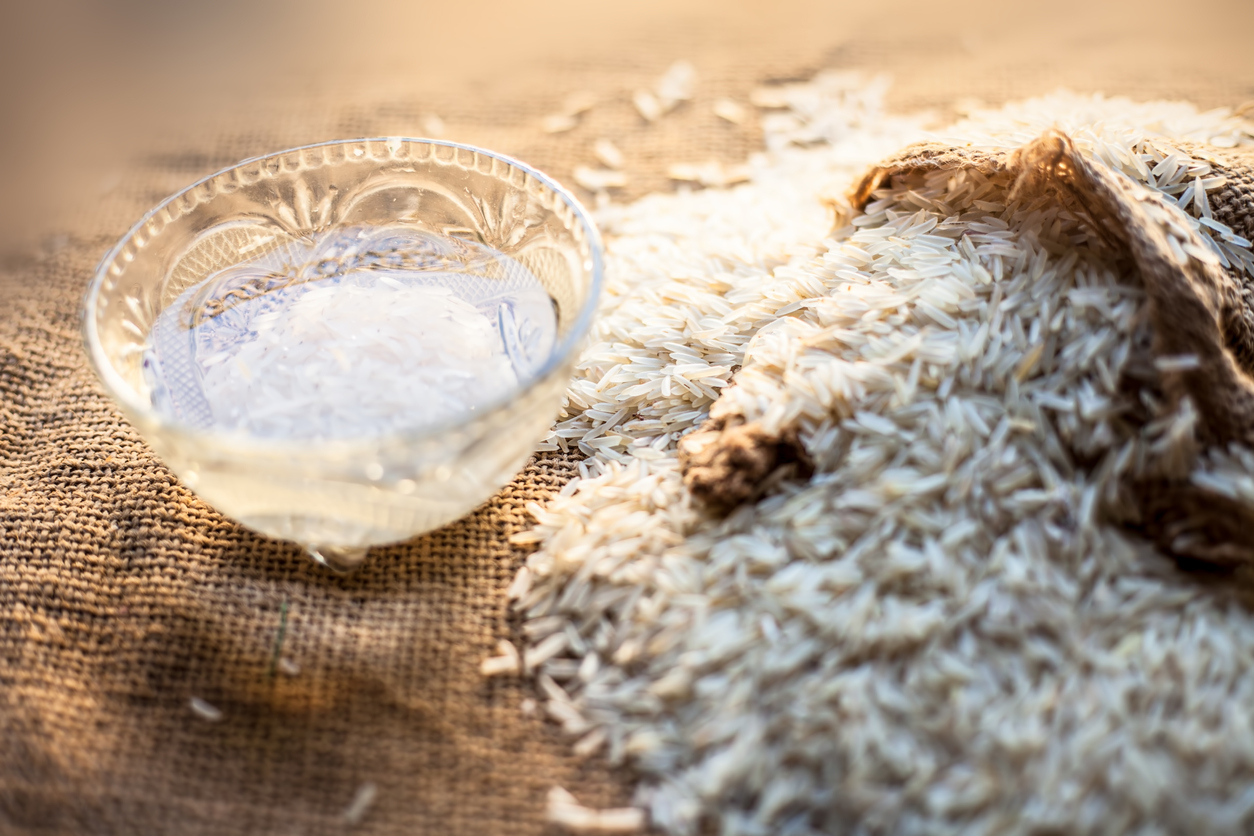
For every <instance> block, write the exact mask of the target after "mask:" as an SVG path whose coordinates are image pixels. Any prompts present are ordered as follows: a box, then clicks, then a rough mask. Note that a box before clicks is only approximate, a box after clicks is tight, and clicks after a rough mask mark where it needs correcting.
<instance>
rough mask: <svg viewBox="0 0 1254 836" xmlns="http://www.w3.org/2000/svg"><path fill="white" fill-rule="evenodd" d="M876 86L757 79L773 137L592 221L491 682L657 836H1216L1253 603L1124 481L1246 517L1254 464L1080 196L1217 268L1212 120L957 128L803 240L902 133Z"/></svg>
mask: <svg viewBox="0 0 1254 836" xmlns="http://www.w3.org/2000/svg"><path fill="white" fill-rule="evenodd" d="M881 94H882V86H875V85H870V86H868V85H867V84H866V83H865V82H862V81H860V80H856V79H853V78H851V77H849V76H840V77H826V78H825V79H822V80H821V83H819V84H817V85H815V86H811V87H805V88H801V87H799V88H795V89H793V90H792V96H793V98H792V99H791V100H789V98H788V91H785V92H784V95H783V96H782V97H781V101H783V102H784V103H785V104H787V103H788V102H789V101H794V102H803V103H804V104H805V107H804V108H800V107H794V108H793V109H792V111H790V112H789V114H788V115H790V116H791V117H792V121H791V122H790V123H786V124H787V129H788V130H790V131H794V132H800V133H804V134H805V135H806V145H805V147H801V146H800V145H798V144H797V143H796V142H790V141H788V137H787V136H784V137H783V139H781V138H780V136H775V137H774V138H773V140H772V141H771V142H768V148H769V149H771V150H769V151H768V152H767V153H766V154H764V155H762V156H760V157H759V158H756V159H755V160H753V161H752V162H751V166H750V168H751V170H752V180H751V181H750V182H749V183H746V184H744V185H742V186H739V187H737V188H734V189H730V190H704V191H692V192H687V191H685V192H680V193H676V194H669V195H653V196H650V197H648V198H646V199H644V200H641V201H639V202H637V203H635V204H633V205H631V206H626V207H619V206H611V207H608V208H606V209H604V210H603V211H602V218H601V221H602V223H603V226H604V228H605V230H606V232H607V242H608V265H609V266H608V277H609V286H608V289H607V294H606V296H607V300H606V303H605V307H604V309H603V311H602V314H601V318H600V321H599V322H598V324H597V325H596V327H595V329H594V335H593V343H592V345H591V346H590V347H589V349H588V351H587V352H586V354H585V356H584V359H583V361H582V363H581V365H580V367H579V373H578V374H579V377H578V379H577V380H576V382H575V383H574V384H573V386H572V387H571V390H570V393H569V398H568V404H567V407H566V412H565V414H564V416H563V418H562V420H561V421H560V422H559V423H558V424H557V426H556V427H555V430H554V433H553V436H552V438H551V441H550V443H551V445H553V446H560V447H578V449H580V450H582V451H583V452H584V453H585V454H586V455H587V456H588V459H587V460H586V461H585V462H583V463H582V464H581V465H580V473H581V477H580V478H578V479H576V480H575V481H573V482H571V483H570V484H568V485H567V486H566V487H565V489H564V490H563V491H562V492H561V495H560V496H558V497H557V498H555V499H554V500H553V501H552V502H550V503H548V504H547V505H545V506H543V507H540V506H533V507H532V508H531V512H532V514H533V515H534V516H535V518H536V521H537V525H536V527H535V528H534V529H533V530H531V531H529V532H526V533H524V534H523V535H521V536H519V537H518V538H517V539H518V540H519V541H520V542H526V543H534V544H536V545H537V546H538V548H537V550H536V552H535V553H534V554H533V555H531V556H530V558H529V559H528V561H527V565H526V567H525V568H524V569H522V571H521V572H520V574H519V576H518V578H517V580H516V581H515V583H514V586H513V589H512V590H511V593H512V594H513V596H514V597H515V599H516V606H517V610H518V612H519V613H520V615H521V617H522V619H523V620H522V631H523V637H524V648H523V651H522V653H521V661H520V667H521V669H522V670H523V671H524V672H525V673H526V674H528V675H532V676H534V677H535V678H536V682H537V685H538V689H539V691H540V693H541V694H542V695H543V698H544V708H545V710H546V712H547V714H548V715H549V716H550V717H552V718H553V719H554V720H556V721H557V722H558V723H560V724H561V725H562V726H563V727H564V729H565V731H566V732H567V733H568V734H569V735H570V736H571V738H572V743H573V745H574V746H575V747H576V750H577V751H579V752H581V753H584V754H587V755H589V756H593V755H595V756H601V757H608V758H609V759H610V760H611V761H613V762H615V763H624V764H629V765H630V766H631V767H632V768H633V769H634V770H635V771H636V772H637V774H638V775H639V776H640V789H639V792H638V798H637V802H638V804H639V806H640V807H641V808H643V809H644V810H645V811H646V812H647V818H648V821H649V822H651V824H652V826H654V827H656V828H657V829H659V830H660V831H662V832H666V833H673V834H696V833H705V832H710V833H720V834H726V835H727V836H731V834H744V835H745V836H748V835H749V834H754V835H755V836H757V835H758V834H760V835H761V836H767V835H768V834H771V836H802V835H803V834H820V833H823V834H832V833H845V832H850V833H852V832H857V833H888V832H892V833H941V832H944V833H950V832H954V831H955V830H957V831H960V832H964V833H1010V832H1029V831H1031V832H1059V833H1077V834H1078V833H1111V832H1131V831H1136V832H1144V833H1158V832H1180V831H1185V830H1188V829H1194V830H1198V831H1205V832H1210V833H1219V832H1233V833H1236V832H1245V831H1246V830H1247V829H1248V827H1249V826H1250V824H1251V822H1252V821H1254V794H1251V793H1250V792H1246V791H1242V790H1240V789H1239V788H1242V787H1246V786H1248V785H1249V784H1250V782H1251V779H1254V720H1252V719H1251V718H1254V679H1252V678H1251V677H1250V676H1249V675H1248V671H1249V670H1251V668H1252V667H1254V614H1252V613H1251V611H1250V610H1249V608H1248V607H1247V606H1246V605H1245V604H1243V603H1242V600H1241V597H1240V596H1239V595H1238V594H1237V593H1236V592H1233V591H1230V587H1231V586H1232V585H1231V584H1226V585H1224V584H1221V585H1215V584H1211V583H1205V582H1203V581H1202V580H1200V579H1198V578H1196V577H1194V576H1191V575H1188V574H1185V573H1183V572H1181V571H1180V570H1179V568H1178V567H1177V565H1176V563H1175V561H1173V560H1172V559H1171V558H1170V557H1169V556H1168V555H1167V553H1166V552H1170V551H1172V543H1176V544H1177V545H1179V546H1180V550H1181V553H1182V554H1184V555H1186V556H1187V555H1188V554H1190V548H1192V546H1190V543H1191V542H1192V541H1190V540H1189V539H1188V537H1189V536H1192V534H1190V533H1189V532H1188V531H1184V530H1183V529H1180V530H1177V529H1173V530H1172V532H1164V531H1158V530H1155V529H1154V528H1153V525H1152V522H1151V521H1147V520H1146V519H1145V513H1146V507H1147V506H1146V505H1145V503H1144V502H1141V501H1139V495H1138V494H1137V490H1138V489H1139V488H1138V486H1142V485H1145V484H1150V483H1153V484H1159V485H1168V486H1170V485H1180V486H1186V487H1188V489H1189V490H1193V491H1195V492H1196V491H1204V492H1208V493H1205V494H1204V495H1213V496H1216V497H1222V498H1224V500H1225V501H1226V502H1229V503H1232V504H1235V505H1237V506H1240V505H1241V504H1242V503H1244V504H1245V505H1246V507H1248V506H1251V505H1254V454H1251V453H1250V452H1249V450H1248V449H1247V448H1246V447H1244V446H1243V445H1242V444H1241V443H1238V442H1239V439H1236V440H1235V441H1234V440H1233V438H1231V437H1228V436H1223V434H1222V433H1218V431H1216V432H1215V433H1212V432H1210V431H1209V430H1208V429H1207V428H1208V427H1211V426H1219V424H1216V423H1215V422H1211V421H1209V416H1208V414H1207V408H1206V405H1205V404H1201V405H1199V401H1198V396H1196V395H1195V389H1191V388H1190V387H1189V385H1186V384H1187V382H1188V379H1187V375H1188V374H1189V373H1190V372H1192V371H1194V370H1196V369H1198V368H1199V367H1200V366H1203V365H1205V364H1206V363H1208V362H1210V360H1208V357H1207V356H1205V355H1204V352H1203V353H1198V352H1191V350H1190V351H1179V350H1174V349H1172V350H1167V349H1166V348H1163V346H1167V348H1170V346H1171V345H1176V344H1177V343H1170V345H1168V344H1167V343H1163V342H1162V339H1163V338H1162V334H1161V331H1162V324H1163V322H1164V317H1166V316H1167V314H1168V313H1170V312H1168V311H1164V310H1163V308H1164V303H1163V302H1162V299H1163V298H1164V297H1162V294H1161V293H1160V292H1159V288H1158V286H1157V285H1154V284H1152V283H1150V282H1149V274H1148V273H1144V275H1143V270H1142V268H1143V267H1144V265H1145V264H1147V263H1149V262H1147V261H1146V260H1145V259H1143V258H1142V253H1141V252H1140V251H1138V250H1137V249H1136V247H1137V246H1138V244H1137V241H1139V240H1140V239H1136V240H1133V241H1132V243H1131V244H1129V242H1128V240H1127V239H1125V238H1124V237H1122V233H1120V232H1119V231H1118V230H1117V229H1116V227H1115V225H1113V224H1111V223H1110V222H1109V221H1110V219H1109V218H1107V219H1103V218H1100V217H1098V216H1099V214H1100V212H1099V211H1098V210H1099V209H1100V204H1101V201H1100V200H1097V199H1090V197H1091V194H1090V193H1086V192H1085V191H1084V187H1083V186H1084V184H1085V183H1096V184H1098V185H1099V186H1101V188H1104V189H1106V190H1107V191H1106V192H1101V194H1107V192H1108V193H1109V195H1115V197H1111V198H1110V199H1111V200H1116V202H1117V201H1124V200H1125V199H1126V201H1127V202H1128V204H1129V205H1133V204H1135V207H1136V212H1138V213H1140V214H1139V215H1138V216H1137V217H1139V218H1142V219H1143V221H1144V223H1145V224H1146V225H1147V227H1146V228H1147V229H1148V228H1150V227H1152V228H1153V232H1152V234H1150V233H1146V235H1148V236H1149V238H1147V239H1146V240H1149V239H1150V238H1152V241H1153V242H1154V245H1155V246H1156V247H1160V248H1161V250H1162V252H1165V253H1168V254H1169V256H1164V257H1163V258H1168V257H1169V258H1171V259H1175V261H1174V262H1172V263H1173V264H1174V265H1175V268H1173V269H1179V270H1181V271H1185V272H1187V273H1189V275H1196V276H1198V277H1201V278H1198V279H1197V282H1200V283H1203V284H1204V282H1205V281H1215V282H1218V281H1220V280H1221V279H1222V280H1224V281H1233V282H1236V281H1238V279H1248V278H1249V274H1250V273H1251V272H1252V271H1254V260H1252V259H1251V255H1250V241H1249V240H1247V239H1246V237H1243V236H1244V235H1248V234H1249V233H1248V230H1247V229H1244V228H1242V227H1241V225H1240V224H1239V223H1237V222H1235V221H1234V220H1233V218H1232V217H1230V216H1229V217H1227V220H1226V221H1225V220H1224V219H1223V218H1222V217H1220V213H1219V212H1218V211H1217V208H1216V204H1215V203H1214V202H1213V201H1214V200H1215V197H1216V195H1218V194H1220V193H1221V192H1222V191H1223V189H1225V188H1226V187H1228V186H1229V185H1230V182H1229V181H1230V175H1226V174H1225V173H1224V170H1223V169H1224V165H1225V163H1224V160H1226V159H1229V158H1226V157H1222V156H1216V154H1220V153H1221V152H1223V153H1230V154H1231V153H1237V152H1239V151H1240V148H1241V147H1242V146H1248V145H1250V144H1251V136H1250V133H1249V126H1248V124H1246V123H1244V122H1242V121H1241V120H1240V119H1238V118H1235V117H1233V116H1232V115H1230V114H1229V113H1227V112H1212V113H1198V112H1197V111H1196V110H1195V109H1193V108H1192V107H1190V106H1188V105H1182V104H1177V103H1147V104H1136V103H1132V102H1129V101H1126V100H1122V99H1104V98H1101V97H1080V96H1075V95H1070V94H1057V95H1054V96H1051V97H1047V98H1044V99H1037V100H1033V101H1029V102H1025V103H1022V104H1018V105H1011V106H1008V107H1006V108H1004V109H1002V110H999V111H990V112H978V113H974V114H971V115H970V116H969V118H968V119H966V120H965V121H963V122H961V123H959V124H957V125H954V126H953V127H952V128H950V129H948V130H947V131H946V139H945V140H944V141H943V142H942V143H941V146H942V147H945V146H947V147H949V148H951V149H956V150H955V151H954V154H953V155H951V157H952V158H949V157H947V158H945V160H942V162H941V163H940V164H937V165H933V164H932V163H931V162H929V160H932V159H933V158H931V157H928V156H927V154H928V151H927V149H926V147H925V148H924V149H923V150H922V151H918V152H914V155H913V156H911V154H912V152H910V151H907V152H905V154H903V155H902V156H901V157H900V158H898V161H897V163H895V164H894V163H889V164H886V165H885V166H884V167H883V168H881V169H878V170H877V171H878V173H877V174H875V175H873V176H872V177H869V178H867V179H866V180H864V181H862V187H863V189H862V193H861V194H860V195H857V196H855V204H856V205H855V207H854V208H855V211H852V212H848V213H846V214H845V216H844V217H843V219H842V221H841V223H840V226H839V228H838V229H836V230H835V231H834V232H832V231H831V229H832V228H831V225H830V220H829V217H828V216H827V215H826V214H825V213H826V212H827V210H828V208H830V205H831V203H832V200H831V199H832V196H833V195H836V194H840V193H842V192H843V191H845V190H848V189H851V188H854V187H855V186H857V185H858V183H859V178H860V177H862V175H863V174H864V173H865V172H866V170H867V167H868V166H871V165H873V164H875V163H876V162H878V161H879V160H881V159H883V158H885V157H886V156H888V155H890V154H892V153H894V152H897V151H899V150H900V149H901V148H902V147H903V146H905V145H907V144H908V143H910V142H913V141H917V140H922V139H933V140H935V137H929V136H927V135H925V134H924V132H923V131H922V129H921V127H920V125H921V120H912V119H902V118H891V119H890V118H888V117H886V116H884V114H883V113H882V107H881V103H880V96H881ZM807 125H819V126H821V127H822V130H821V131H816V130H808V131H807V130H805V128H806V126H807ZM1034 143H1035V144H1034ZM1025 148H1027V149H1028V151H1024V149H1025ZM1224 149H1236V150H1235V151H1225V150H1224ZM1051 154H1052V155H1053V156H1049V155H1051ZM963 155H967V156H966V157H964V156H963ZM1047 157H1048V166H1046V168H1048V170H1047V171H1046V170H1045V168H1042V166H1045V163H1041V164H1040V165H1037V162H1038V161H1039V160H1042V159H1046V158H1047ZM903 160H904V162H903ZM921 160H922V162H920V161H921ZM963 160H966V162H963ZM1034 166H1035V167H1034ZM1229 167H1231V166H1229ZM1042 171H1044V174H1042ZM1060 173H1061V174H1066V175H1068V176H1073V177H1076V178H1078V181H1077V182H1081V186H1080V187H1075V188H1072V187H1067V188H1061V187H1060V188H1053V187H1050V186H1049V184H1048V183H1042V182H1038V181H1040V180H1041V179H1042V178H1044V179H1048V178H1049V177H1052V176H1054V175H1059V176H1061V174H1060ZM1086 177H1087V178H1089V179H1087V180H1086V179H1084V178H1086ZM1103 184H1104V185H1103ZM1072 185H1074V184H1072ZM1098 191H1100V189H1098ZM1116 193H1117V194H1116ZM1086 194H1088V195H1089V196H1086ZM1103 199H1105V198H1103ZM1120 205H1122V204H1120ZM857 209H861V211H856V210H857ZM1229 215H1231V213H1229ZM1238 220H1240V219H1238ZM1251 221H1252V222H1254V218H1251ZM1156 252H1157V251H1156ZM1145 258H1149V256H1146V257H1145ZM1160 261H1161V259H1160ZM1144 269H1146V270H1148V269H1149V268H1144ZM1189 271H1192V272H1189ZM1208 277H1209V278H1208ZM1215 277H1219V278H1215ZM1224 277H1226V278H1224ZM1201 286H1202V285H1201V284H1197V283H1195V284H1194V285H1191V287H1194V288H1196V287H1201ZM1202 295H1203V296H1204V295H1205V294H1202ZM1189 298H1192V297H1189ZM1207 298H1209V297H1207ZM1156 300H1157V301H1156ZM1238 301H1239V300H1238ZM1216 304H1218V303H1216ZM1156 305H1157V307H1155V306H1156ZM1156 328H1157V330H1156ZM1168 342H1170V341H1168ZM1160 349H1162V350H1160ZM1199 351H1200V350H1199ZM1238 371H1239V369H1238ZM1181 376H1185V377H1181ZM1180 380H1184V381H1185V383H1180V384H1179V385H1177V384H1178V383H1179V381H1180ZM1221 423H1222V422H1221ZM1229 435H1231V434H1229ZM1221 436H1222V437H1221ZM737 480H739V481H737ZM1195 495H1196V494H1195ZM1181 531H1184V533H1183V534H1182V533H1181ZM1193 533H1194V534H1195V533H1196V532H1193ZM1186 535H1187V536H1186ZM1172 537H1175V538H1176V539H1175V540H1172V539H1171V538H1172ZM1151 540H1152V541H1153V542H1151ZM1155 543H1157V545H1155ZM1210 545H1214V544H1213V543H1212V544H1210ZM1207 554H1209V553H1207ZM490 661H491V660H490ZM489 668H490V671H491V672H493V673H501V672H506V671H507V670H511V669H512V668H513V664H512V662H511V663H510V664H508V665H507V664H500V665H496V666H488V668H485V670H488V669H489ZM618 820H627V821H628V824H630V825H632V826H636V825H638V823H639V822H638V820H637V819H631V818H630V817H627V819H622V817H620V819H618ZM587 821H589V822H590V824H589V828H593V829H595V827H597V826H600V824H599V823H600V822H601V820H600V819H596V818H595V817H593V818H590V819H587ZM568 823H569V822H568ZM576 824H577V822H576Z"/></svg>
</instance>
